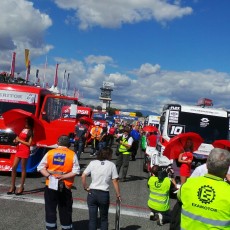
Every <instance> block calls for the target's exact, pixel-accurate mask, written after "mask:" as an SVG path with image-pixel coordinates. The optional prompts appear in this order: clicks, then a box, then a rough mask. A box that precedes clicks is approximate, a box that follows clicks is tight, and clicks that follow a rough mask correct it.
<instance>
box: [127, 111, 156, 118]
mask: <svg viewBox="0 0 230 230" xmlns="http://www.w3.org/2000/svg"><path fill="white" fill-rule="evenodd" d="M122 111H124V112H134V111H137V110H134V109H122ZM138 111H140V112H141V113H142V115H143V116H144V117H146V116H148V115H159V114H158V113H155V112H152V111H149V110H138Z"/></svg>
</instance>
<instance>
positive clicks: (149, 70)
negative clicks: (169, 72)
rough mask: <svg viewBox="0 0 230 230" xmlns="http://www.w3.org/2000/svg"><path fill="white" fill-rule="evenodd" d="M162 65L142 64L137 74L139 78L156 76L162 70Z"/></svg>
mask: <svg viewBox="0 0 230 230" xmlns="http://www.w3.org/2000/svg"><path fill="white" fill-rule="evenodd" d="M160 68H161V67H160V65H158V64H156V65H152V64H149V63H145V64H142V65H141V67H140V69H139V70H136V71H135V72H136V74H137V76H139V77H147V76H149V75H152V74H155V73H157V72H158V71H159V70H160Z"/></svg>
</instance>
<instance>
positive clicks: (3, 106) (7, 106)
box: [0, 101, 36, 117]
mask: <svg viewBox="0 0 230 230" xmlns="http://www.w3.org/2000/svg"><path fill="white" fill-rule="evenodd" d="M11 109H23V110H25V111H27V112H30V113H33V114H34V113H35V110H36V106H35V105H34V104H22V103H12V102H3V101H1V102H0V117H2V114H3V113H4V112H7V111H9V110H11Z"/></svg>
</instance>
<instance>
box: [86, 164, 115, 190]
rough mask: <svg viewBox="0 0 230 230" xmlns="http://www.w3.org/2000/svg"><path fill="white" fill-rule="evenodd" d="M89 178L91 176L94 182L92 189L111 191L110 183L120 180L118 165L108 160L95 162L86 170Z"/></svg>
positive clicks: (91, 185)
mask: <svg viewBox="0 0 230 230" xmlns="http://www.w3.org/2000/svg"><path fill="white" fill-rule="evenodd" d="M84 174H86V175H87V176H88V175H89V174H91V178H92V182H91V184H90V186H89V188H90V189H98V190H102V191H109V183H110V181H111V179H112V180H113V179H116V178H118V173H117V169H116V165H115V164H114V163H113V162H111V161H108V160H105V161H99V160H93V161H91V162H90V163H89V165H88V166H87V167H86V169H85V170H84Z"/></svg>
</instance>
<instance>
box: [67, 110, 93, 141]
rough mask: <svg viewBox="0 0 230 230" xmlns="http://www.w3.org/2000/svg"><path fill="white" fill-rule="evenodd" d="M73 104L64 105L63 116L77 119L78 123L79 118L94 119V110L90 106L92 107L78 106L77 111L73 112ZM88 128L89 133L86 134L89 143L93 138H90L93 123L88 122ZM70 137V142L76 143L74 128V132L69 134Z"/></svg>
mask: <svg viewBox="0 0 230 230" xmlns="http://www.w3.org/2000/svg"><path fill="white" fill-rule="evenodd" d="M72 106H73V105H71V106H68V105H67V106H64V107H62V117H65V118H72V119H74V120H75V122H76V124H77V123H78V122H79V120H80V119H81V118H89V119H92V116H93V110H92V109H91V108H90V107H87V106H79V105H78V106H77V108H76V111H75V112H74V113H73V112H72V113H71V109H72ZM86 120H87V119H86ZM85 125H86V126H87V128H88V132H87V135H86V137H87V138H86V142H87V143H89V142H90V141H91V138H90V130H91V128H92V125H93V124H89V123H88V122H87V123H86V124H85ZM69 137H70V142H71V143H74V142H75V140H74V129H73V130H72V132H71V133H70V134H69Z"/></svg>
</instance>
